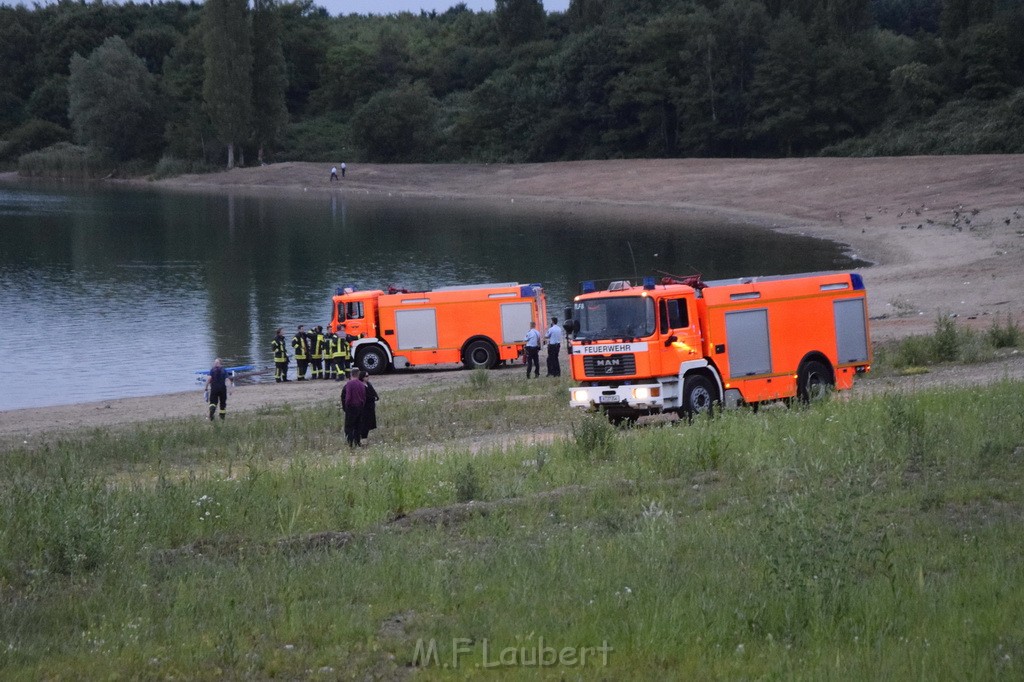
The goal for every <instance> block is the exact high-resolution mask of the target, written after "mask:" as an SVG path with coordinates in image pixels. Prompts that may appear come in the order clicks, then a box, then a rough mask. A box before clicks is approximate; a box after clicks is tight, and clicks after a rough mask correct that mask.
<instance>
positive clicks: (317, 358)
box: [309, 325, 324, 379]
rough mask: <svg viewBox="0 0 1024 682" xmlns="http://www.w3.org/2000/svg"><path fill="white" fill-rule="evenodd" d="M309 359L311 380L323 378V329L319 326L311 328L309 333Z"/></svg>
mask: <svg viewBox="0 0 1024 682" xmlns="http://www.w3.org/2000/svg"><path fill="white" fill-rule="evenodd" d="M309 336H310V344H309V347H310V350H311V353H310V357H311V358H312V362H313V376H312V378H313V379H323V378H324V328H323V327H321V326H320V325H317V326H316V327H313V331H312V332H311V333H310V335H309Z"/></svg>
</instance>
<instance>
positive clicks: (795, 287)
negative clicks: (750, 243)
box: [570, 273, 871, 423]
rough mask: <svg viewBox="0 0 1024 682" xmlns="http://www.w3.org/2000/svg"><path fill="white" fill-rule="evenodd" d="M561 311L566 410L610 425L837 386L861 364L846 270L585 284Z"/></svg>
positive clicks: (862, 320) (856, 295) (863, 311)
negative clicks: (601, 417) (600, 413)
mask: <svg viewBox="0 0 1024 682" xmlns="http://www.w3.org/2000/svg"><path fill="white" fill-rule="evenodd" d="M583 291H584V293H583V294H582V295H580V296H577V297H576V299H575V301H574V305H573V315H574V320H573V323H572V324H573V327H574V330H575V331H574V334H573V336H574V338H573V340H572V346H571V355H570V360H571V363H572V376H573V379H575V380H576V381H578V382H580V384H579V386H577V387H575V388H572V389H570V398H571V401H570V404H571V405H572V406H573V407H579V408H587V409H602V410H604V411H605V412H606V414H607V415H608V418H609V419H610V420H611V421H612V422H613V423H619V422H621V421H623V420H629V421H635V420H636V419H637V418H638V417H640V416H643V415H647V414H656V413H660V412H675V413H678V414H679V415H680V416H687V417H692V415H694V414H697V413H701V412H707V411H709V410H711V409H712V406H713V405H715V404H724V405H726V406H736V405H743V404H746V405H753V406H755V407H756V406H757V405H758V404H759V403H763V402H768V401H773V400H780V399H792V398H799V399H801V400H805V401H806V400H811V399H813V398H815V397H818V396H819V395H820V394H821V393H822V392H824V391H826V390H828V389H830V388H835V389H848V388H850V387H852V386H853V377H854V375H856V374H861V373H864V372H867V371H869V369H870V367H871V341H870V336H869V331H868V311H867V294H866V291H865V289H864V281H863V279H862V278H861V276H860V275H858V274H856V273H811V274H801V275H781V276H770V277H744V278H740V279H730V280H718V281H709V282H704V281H702V280H701V279H700V277H699V276H693V277H688V278H676V277H665V278H663V279H662V280H661V281H660V282H656V281H655V279H654V278H645V280H644V283H643V285H641V286H634V285H632V284H631V283H630V282H628V281H624V280H620V281H616V282H612V283H611V284H610V286H609V287H608V289H607V290H606V291H597V290H596V287H594V285H593V284H592V283H589V282H585V283H584V286H583Z"/></svg>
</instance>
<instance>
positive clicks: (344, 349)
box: [338, 332, 355, 381]
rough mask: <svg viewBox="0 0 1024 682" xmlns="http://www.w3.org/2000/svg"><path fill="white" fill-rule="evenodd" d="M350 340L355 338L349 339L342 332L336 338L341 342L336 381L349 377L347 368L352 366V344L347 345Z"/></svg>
mask: <svg viewBox="0 0 1024 682" xmlns="http://www.w3.org/2000/svg"><path fill="white" fill-rule="evenodd" d="M352 338H355V337H350V336H349V335H348V334H345V333H344V332H342V335H341V336H339V337H338V340H339V341H340V342H341V343H340V346H341V360H340V363H341V364H340V365H338V381H341V380H343V379H347V378H348V376H349V368H350V367H351V366H352V344H351V343H349V340H350V339H352Z"/></svg>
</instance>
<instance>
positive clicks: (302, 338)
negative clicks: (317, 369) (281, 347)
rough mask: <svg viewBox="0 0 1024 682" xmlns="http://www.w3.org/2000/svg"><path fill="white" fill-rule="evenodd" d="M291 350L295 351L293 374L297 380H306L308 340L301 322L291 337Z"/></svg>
mask: <svg viewBox="0 0 1024 682" xmlns="http://www.w3.org/2000/svg"><path fill="white" fill-rule="evenodd" d="M292 350H293V351H294V352H295V374H296V377H297V378H298V380H299V381H305V380H306V367H308V366H309V340H308V338H307V336H306V328H305V327H303V326H302V325H301V324H300V325H299V329H298V331H296V332H295V336H293V337H292Z"/></svg>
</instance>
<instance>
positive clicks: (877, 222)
mask: <svg viewBox="0 0 1024 682" xmlns="http://www.w3.org/2000/svg"><path fill="white" fill-rule="evenodd" d="M339 162H340V160H339ZM329 171H330V165H329V164H310V163H282V164H273V165H269V166H263V167H258V168H242V169H235V170H233V171H231V172H227V173H218V174H214V175H198V176H181V177H177V178H171V179H166V180H161V181H157V182H153V183H147V185H148V186H155V187H164V188H168V189H176V188H177V189H188V190H200V189H201V190H207V191H216V192H224V191H259V192H267V191H276V192H284V193H289V194H311V193H313V194H314V196H317V195H320V194H321V193H327V192H336V193H339V194H341V195H343V196H355V195H377V196H382V197H387V196H397V197H422V198H434V199H445V200H459V201H488V202H502V203H504V204H515V205H516V210H545V211H560V212H564V211H571V212H574V213H579V214H581V215H586V214H588V213H596V212H601V211H614V212H616V213H619V214H622V215H624V216H626V217H627V218H628V219H629V220H632V221H642V220H644V219H645V218H646V217H652V216H656V217H657V218H658V219H659V220H661V219H664V217H665V216H666V214H667V215H669V216H671V215H678V216H680V217H686V218H688V219H689V218H693V217H709V218H717V219H721V220H725V221H730V222H742V223H747V224H753V225H760V226H764V227H766V228H770V229H775V230H779V231H783V232H790V233H799V234H806V235H812V236H815V237H820V238H823V239H829V240H832V241H836V242H840V243H842V244H845V245H847V246H848V247H849V248H850V250H851V251H852V252H853V253H854V254H856V255H857V256H858V257H860V258H862V259H866V260H869V261H871V262H873V263H875V265H874V266H872V267H870V268H867V269H865V270H864V271H863V274H864V277H865V281H866V283H867V285H868V291H869V307H870V311H871V316H872V318H873V322H872V335H873V337H874V339H875V340H884V339H890V338H896V337H901V336H906V335H908V334H913V333H923V332H927V331H929V330H931V329H932V328H933V326H934V322H935V318H936V316H937V315H939V314H950V315H956V316H957V318H958V319H959V320H961V321H963V322H965V323H967V324H973V325H977V326H979V327H987V326H989V325H990V324H991V323H992V321H993V320H994V319H1004V316H1005V315H1012V316H1013V318H1014V319H1015V320H1022V319H1024V156H1020V155H1005V156H943V157H903V158H872V159H784V160H747V159H672V160H626V161H582V162H567V163H551V164H520V165H412V164H410V165H365V166H364V165H360V164H349V167H348V173H347V177H346V178H345V179H344V181H343V182H337V183H331V182H330V181H329ZM766 267H767V268H770V264H769V265H766ZM751 274H771V273H770V272H768V271H766V272H765V273H751ZM460 374H461V373H458V372H445V373H431V375H430V376H431V378H432V380H436V379H438V378H439V377H442V376H445V377H453V376H454V377H458V376H459V375H460ZM417 376H418V375H415V374H413V375H410V376H407V377H403V378H401V379H400V380H401V381H402V382H405V381H416V380H417V379H416V377H417ZM384 379H385V380H388V379H390V380H391V381H397V380H399V377H385V378H384ZM420 380H422V379H420ZM447 380H455V379H454V378H451V379H447ZM322 383H328V382H322ZM279 388H281V387H278V386H275V385H273V384H270V385H265V384H264V385H257V386H247V387H240V388H239V389H238V390H237V391H236V395H235V397H234V400H233V407H234V409H236V410H244V409H256V408H258V407H261V406H263V405H267V404H272V403H277V402H281V401H287V402H305V401H309V400H325V399H329V398H330V395H329V393H333V390H331V389H330V387H320V386H318V387H316V388H315V389H313V390H307V391H301V390H299V389H300V388H302V389H309V388H310V386H296V385H292V386H290V387H287V388H288V389H289V390H288V391H281V390H275V389H279ZM321 392H323V395H322V396H321V395H320V393H321ZM198 408H201V405H199V404H198V399H197V397H196V395H194V394H191V393H189V394H181V395H177V396H158V397H153V398H146V399H142V400H131V401H103V402H101V403H90V404H87V405H75V406H68V407H54V408H40V409H31V410H14V411H8V412H0V438H4V439H8V440H9V439H11V438H18V437H21V436H22V435H24V436H26V437H28V436H31V435H32V434H38V433H41V432H47V431H52V430H54V429H62V428H69V427H81V426H103V425H109V424H118V423H125V422H131V421H140V420H146V419H159V418H173V417H184V416H188V415H195V414H197V413H198V412H200V411H201V410H199V409H198Z"/></svg>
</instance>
